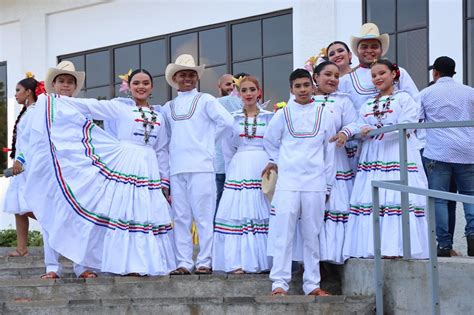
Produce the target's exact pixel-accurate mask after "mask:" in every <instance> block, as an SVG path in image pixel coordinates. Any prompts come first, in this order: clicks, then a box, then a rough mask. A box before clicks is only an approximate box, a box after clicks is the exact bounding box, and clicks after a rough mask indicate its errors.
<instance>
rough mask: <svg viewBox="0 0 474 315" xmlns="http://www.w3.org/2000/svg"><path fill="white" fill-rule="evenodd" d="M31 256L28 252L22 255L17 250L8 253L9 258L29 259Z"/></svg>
mask: <svg viewBox="0 0 474 315" xmlns="http://www.w3.org/2000/svg"><path fill="white" fill-rule="evenodd" d="M29 255H30V253H29V252H28V250H26V251H25V252H23V253H21V252H20V251H19V250H18V249H15V250H14V251H13V252H11V253H8V254H7V257H28V256H29Z"/></svg>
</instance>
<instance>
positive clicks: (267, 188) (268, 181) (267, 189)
mask: <svg viewBox="0 0 474 315" xmlns="http://www.w3.org/2000/svg"><path fill="white" fill-rule="evenodd" d="M277 179H278V175H277V172H275V170H270V174H269V175H267V174H264V175H263V178H262V192H263V194H264V195H265V197H267V200H268V201H269V202H272V199H273V195H274V194H275V186H276V182H277Z"/></svg>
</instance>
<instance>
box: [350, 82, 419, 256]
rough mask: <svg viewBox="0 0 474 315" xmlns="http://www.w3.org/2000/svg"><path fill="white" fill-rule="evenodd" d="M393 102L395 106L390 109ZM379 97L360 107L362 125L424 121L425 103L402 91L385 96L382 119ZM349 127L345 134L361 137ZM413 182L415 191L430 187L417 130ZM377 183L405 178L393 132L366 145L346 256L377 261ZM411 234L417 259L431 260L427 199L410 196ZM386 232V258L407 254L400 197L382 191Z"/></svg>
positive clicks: (411, 149) (411, 154)
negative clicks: (374, 200) (421, 115)
mask: <svg viewBox="0 0 474 315" xmlns="http://www.w3.org/2000/svg"><path fill="white" fill-rule="evenodd" d="M388 98H390V103H389V106H388V107H386V105H387V101H388ZM375 105H376V104H375V103H374V99H370V100H369V101H368V102H366V103H365V104H364V105H363V106H362V107H361V109H360V114H359V122H358V125H359V127H360V126H363V125H366V126H367V125H369V126H377V124H380V123H381V124H382V125H383V126H388V125H394V124H399V123H411V122H417V121H418V114H419V104H418V103H417V102H415V101H414V100H413V98H412V97H411V96H410V95H409V94H408V93H406V92H403V91H398V92H396V93H394V94H393V95H392V96H389V97H387V96H384V97H381V99H380V101H379V104H378V110H379V111H380V112H381V115H379V116H378V117H379V118H377V117H376V116H377V115H374V113H375V112H376V110H375V109H374V106H375ZM350 129H351V128H347V129H346V128H344V131H345V132H348V133H349V134H351V133H356V132H358V131H356V129H358V128H355V129H352V130H350ZM407 146H408V183H409V185H410V186H412V187H420V188H427V186H428V185H427V180H426V175H425V173H424V170H423V166H422V163H421V156H420V152H419V151H418V149H417V147H416V146H417V139H416V138H415V137H414V134H413V132H410V137H409V138H408V139H407ZM373 180H400V161H399V141H398V132H396V131H395V132H390V133H387V134H382V135H379V136H377V137H375V138H369V139H366V140H364V141H363V142H362V148H361V152H360V160H359V164H358V170H357V175H356V178H355V182H354V187H353V189H352V195H351V200H350V214H349V222H348V224H347V234H346V240H345V243H344V256H345V257H346V258H348V257H373V255H374V249H373V227H372V192H371V182H372V181H373ZM409 203H410V214H409V216H410V236H411V251H412V257H413V258H427V257H428V238H427V226H426V218H425V204H426V201H425V198H424V197H423V196H419V195H413V194H410V195H409ZM380 209H381V213H380V228H381V236H382V244H381V245H382V246H381V250H382V255H384V256H403V241H402V226H401V202H400V193H399V192H396V191H393V190H386V189H380Z"/></svg>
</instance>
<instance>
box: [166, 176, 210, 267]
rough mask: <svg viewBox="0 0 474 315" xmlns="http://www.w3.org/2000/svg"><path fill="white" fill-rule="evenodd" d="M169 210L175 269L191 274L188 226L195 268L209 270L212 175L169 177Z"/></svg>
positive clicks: (191, 254)
mask: <svg viewBox="0 0 474 315" xmlns="http://www.w3.org/2000/svg"><path fill="white" fill-rule="evenodd" d="M170 182H171V200H172V203H171V208H172V216H173V230H174V242H175V250H176V260H177V262H178V268H179V267H183V268H186V269H187V270H190V271H191V270H192V269H193V267H194V262H193V241H192V234H191V225H192V222H193V218H194V222H195V224H196V228H197V232H198V238H199V254H198V256H197V259H196V267H197V268H199V267H208V268H211V266H212V263H211V255H212V239H213V225H214V222H213V221H214V212H215V210H216V175H215V174H214V173H210V172H209V173H207V172H206V173H181V174H176V175H173V176H171V180H170Z"/></svg>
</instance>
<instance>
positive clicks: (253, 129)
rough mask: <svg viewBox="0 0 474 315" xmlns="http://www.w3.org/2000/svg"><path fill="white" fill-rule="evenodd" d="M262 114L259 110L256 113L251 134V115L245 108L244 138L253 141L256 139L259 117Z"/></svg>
mask: <svg viewBox="0 0 474 315" xmlns="http://www.w3.org/2000/svg"><path fill="white" fill-rule="evenodd" d="M259 113H260V109H258V108H257V112H256V113H255V116H253V123H252V134H249V126H248V120H249V115H248V113H247V109H245V108H244V116H245V120H244V137H246V138H249V139H253V138H255V135H256V134H257V116H258V114H259Z"/></svg>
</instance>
